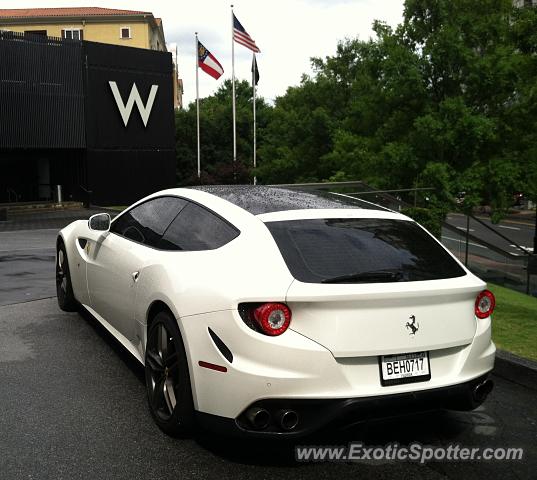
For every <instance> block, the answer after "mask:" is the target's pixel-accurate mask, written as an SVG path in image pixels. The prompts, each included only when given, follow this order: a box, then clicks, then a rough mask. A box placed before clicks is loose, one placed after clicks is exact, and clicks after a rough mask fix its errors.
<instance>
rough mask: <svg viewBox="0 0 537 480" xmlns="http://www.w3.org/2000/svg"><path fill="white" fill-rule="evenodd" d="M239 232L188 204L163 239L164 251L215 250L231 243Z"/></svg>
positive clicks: (162, 246)
mask: <svg viewBox="0 0 537 480" xmlns="http://www.w3.org/2000/svg"><path fill="white" fill-rule="evenodd" d="M239 233H240V232H239V231H238V230H237V229H236V228H235V227H233V226H232V225H230V224H229V223H228V222H226V221H225V220H223V219H222V218H220V217H218V216H217V215H215V214H214V213H212V212H210V211H209V210H207V209H206V208H203V207H201V206H199V205H197V204H195V203H191V202H187V205H186V206H185V207H184V208H183V210H182V211H181V213H180V214H179V215H178V216H177V218H176V219H175V220H174V221H173V222H172V223H171V225H170V226H169V228H168V229H167V230H166V232H165V233H164V236H163V237H162V239H161V241H160V243H159V248H161V249H163V250H183V251H198V250H214V249H215V248H219V247H221V246H223V245H225V244H226V243H229V242H231V240H233V239H234V238H235V237H237V236H238V235H239Z"/></svg>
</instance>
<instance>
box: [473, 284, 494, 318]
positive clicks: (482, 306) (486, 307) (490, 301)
mask: <svg viewBox="0 0 537 480" xmlns="http://www.w3.org/2000/svg"><path fill="white" fill-rule="evenodd" d="M495 306H496V299H495V298H494V294H493V293H492V292H491V291H490V290H483V291H482V292H481V293H479V295H478V296H477V298H476V299H475V316H476V317H477V318H487V317H490V316H491V315H492V312H493V311H494V307H495Z"/></svg>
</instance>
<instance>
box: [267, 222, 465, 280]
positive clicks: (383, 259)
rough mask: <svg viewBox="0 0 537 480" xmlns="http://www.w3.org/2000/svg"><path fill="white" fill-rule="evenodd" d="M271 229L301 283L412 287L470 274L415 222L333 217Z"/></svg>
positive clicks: (274, 224) (269, 225)
mask: <svg viewBox="0 0 537 480" xmlns="http://www.w3.org/2000/svg"><path fill="white" fill-rule="evenodd" d="M266 226H267V228H268V229H269V230H270V233H271V234H272V236H273V237H274V239H275V241H276V243H277V244H278V247H279V248H280V251H281V253H282V256H283V258H284V260H285V262H286V263H287V266H288V268H289V270H290V271H291V273H292V274H293V276H294V277H295V278H296V279H297V280H300V281H301V282H308V283H381V282H412V281H419V280H435V279H442V278H453V277H461V276H463V275H465V271H464V270H463V269H462V268H461V267H460V265H459V264H458V263H457V262H456V261H455V260H454V259H453V258H452V257H451V256H450V255H449V253H448V252H446V250H444V248H442V246H441V245H439V244H438V243H437V242H436V241H435V240H434V239H433V238H432V237H431V236H430V235H429V234H427V233H426V232H425V231H424V230H423V229H422V228H421V227H419V226H418V225H417V224H415V223H414V222H410V221H405V220H390V219H370V218H366V219H364V218H351V219H349V218H344V219H339V218H330V219H313V220H291V221H276V222H266Z"/></svg>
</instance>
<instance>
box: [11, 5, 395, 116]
mask: <svg viewBox="0 0 537 480" xmlns="http://www.w3.org/2000/svg"><path fill="white" fill-rule="evenodd" d="M230 3H231V1H229V0H228V1H224V0H166V1H153V2H149V1H140V0H107V1H103V0H86V1H80V0H65V1H57V0H23V1H22V2H21V0H2V2H1V7H2V8H32V7H74V6H96V7H107V8H122V9H128V10H142V11H150V12H152V13H153V14H154V15H155V17H161V18H162V19H163V24H164V34H165V36H166V42H167V43H168V44H172V43H177V45H178V49H179V72H180V76H181V77H182V78H183V82H184V90H185V93H184V96H183V102H184V104H185V106H186V105H187V104H188V103H189V102H191V101H192V100H194V99H195V97H196V83H195V51H194V47H195V43H194V32H196V31H197V32H199V39H200V41H201V42H202V43H203V44H204V45H205V47H206V48H207V49H208V50H209V51H210V52H211V53H212V54H213V55H214V56H215V57H216V58H217V59H218V60H219V61H220V63H221V64H222V65H223V67H224V70H225V73H224V75H223V76H222V77H220V79H219V80H214V79H213V78H212V77H210V76H208V75H207V74H206V73H204V72H203V71H201V70H200V72H199V74H200V97H205V96H207V95H210V94H211V93H212V92H214V91H215V90H216V89H217V88H218V87H219V86H220V84H221V83H222V81H223V80H224V79H226V78H230V77H231V14H230ZM233 3H234V5H235V7H234V10H235V15H236V16H237V18H238V19H239V21H240V22H241V23H242V25H243V26H244V28H245V29H246V31H247V32H248V33H249V34H250V36H251V37H252V38H253V39H254V40H255V41H256V43H257V46H258V47H259V48H260V49H261V53H260V54H259V55H258V59H257V63H258V67H259V73H260V81H259V85H258V94H259V95H261V96H263V97H265V98H266V99H267V100H268V101H273V100H274V98H275V97H277V96H279V95H283V94H284V93H285V91H286V89H287V87H289V86H291V85H297V84H298V83H299V82H300V77H301V76H302V74H303V73H310V72H311V69H310V61H309V59H310V57H313V56H315V57H325V56H326V55H332V54H334V53H335V50H336V46H337V42H338V40H342V39H344V38H345V37H347V38H355V37H359V38H360V39H362V40H367V39H368V38H369V37H370V36H371V35H372V30H371V25H372V23H373V20H375V19H378V20H384V21H385V22H387V23H388V24H389V25H392V26H395V25H396V24H398V23H399V22H400V21H401V16H402V12H403V0H270V1H269V0H264V1H263V0H249V1H246V0H241V1H240V0H234V2H233ZM251 62H252V54H251V51H250V50H248V49H247V48H245V47H243V46H242V45H239V44H235V76H236V77H237V78H238V79H247V80H250V79H251V73H250V68H251Z"/></svg>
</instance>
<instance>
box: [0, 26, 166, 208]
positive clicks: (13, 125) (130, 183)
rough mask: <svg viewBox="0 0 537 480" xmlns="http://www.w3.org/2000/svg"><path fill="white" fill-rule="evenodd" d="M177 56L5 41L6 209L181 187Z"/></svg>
mask: <svg viewBox="0 0 537 480" xmlns="http://www.w3.org/2000/svg"><path fill="white" fill-rule="evenodd" d="M172 72H173V66H172V59H171V54H169V53H166V52H157V51H151V50H143V49H137V48H129V47H120V46H115V45H107V44H101V43H93V42H78V41H71V40H62V39H54V38H50V37H49V38H46V37H44V38H43V37H38V36H29V35H22V34H16V33H12V32H0V203H2V202H14V201H37V200H51V199H52V198H53V195H54V192H55V191H56V190H55V185H61V186H62V193H63V198H64V199H65V200H67V199H73V200H80V201H89V202H91V203H93V204H97V205H104V204H109V205H110V204H125V203H129V202H132V201H134V200H136V199H138V198H141V197H142V196H144V195H146V194H148V193H151V192H154V191H156V190H159V189H162V188H167V187H171V186H173V185H174V184H175V126H174V110H173V80H172Z"/></svg>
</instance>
